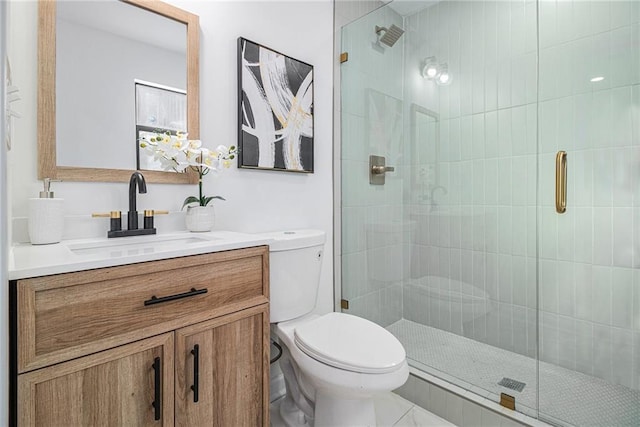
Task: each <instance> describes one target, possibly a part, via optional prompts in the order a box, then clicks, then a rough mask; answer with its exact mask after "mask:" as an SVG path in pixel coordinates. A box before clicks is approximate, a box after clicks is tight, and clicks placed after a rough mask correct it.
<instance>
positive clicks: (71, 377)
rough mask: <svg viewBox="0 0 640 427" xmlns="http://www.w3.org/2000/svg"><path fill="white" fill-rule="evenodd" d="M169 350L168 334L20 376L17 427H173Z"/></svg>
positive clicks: (169, 336)
mask: <svg viewBox="0 0 640 427" xmlns="http://www.w3.org/2000/svg"><path fill="white" fill-rule="evenodd" d="M173 350H174V347H173V333H167V334H163V335H158V336H155V337H152V338H147V339H144V340H142V341H137V342H135V343H131V344H127V345H123V346H120V347H117V348H114V349H111V350H106V351H102V352H100V353H96V354H92V355H90V356H85V357H81V358H78V359H74V360H71V361H69V362H64V363H61V364H58V365H54V366H49V367H47V368H42V369H38V370H36V371H32V372H28V373H26V374H23V375H20V378H19V382H18V384H19V386H18V387H19V389H18V398H19V405H20V420H19V424H20V425H21V426H22V425H24V426H35V425H48V426H89V425H90V426H105V427H107V426H126V425H127V426H128V425H131V426H133V425H135V426H154V425H156V426H172V425H173V409H174V394H173V390H174V386H173V372H172V371H173V366H174V365H173V353H174V352H173ZM157 369H159V371H158V372H156V370H157ZM157 401H159V402H160V405H159V407H158V409H157V410H156V409H155V405H156V402H157Z"/></svg>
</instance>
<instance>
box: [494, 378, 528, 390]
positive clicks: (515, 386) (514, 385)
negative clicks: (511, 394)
mask: <svg viewBox="0 0 640 427" xmlns="http://www.w3.org/2000/svg"><path fill="white" fill-rule="evenodd" d="M498 385H501V386H502V387H506V388H510V389H511V390H515V391H522V390H524V386H526V384H525V383H521V382H520V381H516V380H514V379H511V378H507V377H504V378H502V379H501V380H500V382H499V383H498Z"/></svg>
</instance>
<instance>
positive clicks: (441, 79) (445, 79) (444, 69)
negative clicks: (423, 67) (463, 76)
mask: <svg viewBox="0 0 640 427" xmlns="http://www.w3.org/2000/svg"><path fill="white" fill-rule="evenodd" d="M436 83H438V84H439V85H440V86H446V85H448V84H449V83H451V74H449V66H448V65H447V63H446V62H445V63H444V64H442V65H441V71H440V75H439V76H438V78H437V79H436Z"/></svg>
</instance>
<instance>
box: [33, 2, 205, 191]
mask: <svg viewBox="0 0 640 427" xmlns="http://www.w3.org/2000/svg"><path fill="white" fill-rule="evenodd" d="M63 3H64V4H63ZM82 3H85V7H86V8H95V7H96V6H95V5H97V4H103V6H104V5H107V6H108V7H111V6H117V7H123V6H126V7H127V8H130V9H129V10H132V14H133V16H134V17H133V18H128V19H135V25H132V22H127V20H126V19H121V16H120V15H116V16H117V17H118V19H115V20H114V19H108V18H107V17H105V16H101V13H102V12H101V11H98V10H97V9H91V10H90V11H89V15H88V16H89V17H90V19H86V18H77V22H76V24H77V26H78V27H79V28H80V27H81V28H82V30H81V31H94V29H93V28H90V27H89V24H88V22H89V21H91V20H92V19H93V17H95V21H96V22H99V21H100V22H108V21H116V22H118V23H119V25H120V31H121V32H122V31H124V32H126V33H127V34H119V33H118V32H117V31H118V29H115V30H114V29H112V28H109V29H104V28H100V29H98V30H96V31H101V33H100V34H102V33H104V34H106V33H109V34H110V35H114V36H115V37H120V38H122V40H121V41H120V43H121V45H122V46H124V45H126V46H130V45H134V44H136V43H151V44H155V46H151V45H149V44H144V45H141V46H147V47H145V48H143V50H144V55H136V54H135V53H134V54H131V55H130V56H132V57H133V60H132V61H133V63H135V64H144V65H147V68H148V69H154V68H155V69H156V70H158V69H161V68H162V67H166V66H168V65H170V64H171V63H172V62H173V61H168V60H163V59H162V58H159V57H158V53H157V52H158V49H160V48H162V49H165V50H170V49H171V47H170V46H169V45H170V44H171V43H168V41H169V40H167V43H164V42H158V41H155V42H154V41H148V40H144V41H140V42H139V41H138V40H135V39H133V36H132V35H131V34H129V33H128V32H129V31H128V28H132V29H133V28H138V29H142V31H138V33H139V34H142V33H146V34H151V35H153V34H154V31H155V30H156V29H157V28H170V26H174V27H175V26H176V24H179V25H180V26H182V25H183V26H184V28H183V29H182V30H178V31H183V32H184V49H182V48H180V49H178V48H176V50H182V53H181V55H183V58H184V74H183V78H184V80H183V83H182V84H183V85H184V88H185V90H186V93H187V97H186V121H187V123H186V128H187V129H186V130H187V132H188V134H189V139H199V134H200V106H199V105H200V104H199V103H200V101H199V90H200V89H199V51H200V29H199V18H198V16H197V15H194V14H192V13H189V12H187V11H185V10H182V9H180V8H177V7H175V6H172V5H169V4H167V3H163V2H162V1H159V0H113V2H99V3H95V2H94V3H93V5H92V4H91V3H92V2H82ZM82 3H80V2H59V3H57V2H56V1H55V0H39V2H38V179H44V178H54V179H61V180H63V181H87V182H91V181H94V182H128V181H129V178H130V177H131V173H132V172H134V171H135V170H136V168H137V164H136V157H137V147H138V143H137V140H136V138H137V136H136V130H135V129H136V118H135V117H136V113H135V111H136V104H135V93H136V91H135V88H134V81H133V79H131V78H127V79H126V82H125V83H124V84H125V85H129V84H130V85H131V88H130V92H128V90H129V89H126V94H125V96H122V97H120V98H126V100H125V101H124V102H125V104H126V105H125V106H124V107H123V106H122V105H110V104H109V103H108V102H105V100H104V99H102V98H101V95H102V96H106V94H108V93H109V92H116V91H115V90H112V88H113V86H112V83H110V82H109V81H108V80H106V81H105V80H103V79H102V78H101V77H100V76H96V75H95V74H96V73H95V70H96V69H101V70H102V69H104V70H105V71H104V73H101V74H102V75H104V76H111V75H118V74H119V73H120V71H121V70H123V69H125V68H126V64H125V65H123V63H124V61H123V58H124V57H125V56H126V53H125V52H123V51H122V50H119V49H112V50H115V52H114V57H113V58H112V59H109V58H104V57H103V51H104V50H103V49H101V47H99V46H98V47H95V48H93V47H92V48H91V49H88V51H93V53H94V54H96V52H98V57H99V59H100V61H104V62H103V63H102V64H101V65H99V64H98V65H96V62H97V61H96V60H95V59H93V60H92V59H89V60H85V61H81V60H78V59H77V58H76V59H75V60H74V61H73V62H72V63H71V65H70V66H68V67H67V68H66V70H73V72H74V73H76V75H75V80H74V79H71V78H70V75H71V73H68V72H60V73H59V76H67V80H70V81H71V83H72V84H73V85H74V87H75V86H77V87H78V89H77V90H78V91H79V94H78V93H69V92H68V91H67V92H64V91H62V90H61V88H65V90H66V88H68V87H69V84H71V83H67V86H64V85H61V84H60V82H59V81H58V80H57V75H56V74H57V72H58V70H59V69H60V66H61V64H62V58H61V56H60V54H61V52H68V51H76V49H67V48H62V47H61V46H57V44H58V43H60V42H61V41H62V40H64V38H63V34H61V33H62V27H59V25H58V19H59V16H58V13H59V12H58V6H63V7H64V8H69V7H80V5H81V4H82ZM87 10H88V9H87ZM65 13H68V12H65ZM74 13H75V11H74V12H72V14H74ZM113 13H116V14H119V13H120V12H117V11H116V12H113ZM143 15H146V16H143ZM147 19H162V20H164V21H165V22H164V23H161V25H156V24H154V23H149V22H153V21H147ZM140 20H144V23H140ZM123 22H124V23H126V24H127V27H123ZM156 22H157V21H156ZM58 27H59V28H58ZM85 27H87V28H85ZM125 30H126V31H125ZM65 31H67V30H66V29H65ZM163 32H164V31H163V30H161V29H160V30H157V31H155V33H156V34H157V33H163ZM168 33H170V31H168ZM70 34H71V33H70ZM66 37H67V39H69V38H70V37H71V38H72V39H73V40H83V37H78V35H77V33H76V34H71V35H69V34H67V35H66ZM100 37H102V35H100ZM143 37H144V36H143ZM165 37H166V36H165ZM168 37H169V38H170V39H175V38H176V37H173V36H168ZM91 43H93V44H89V43H87V45H89V46H96V44H95V42H91ZM165 45H166V46H165ZM156 48H158V49H156ZM58 49H59V50H58ZM141 56H142V57H141ZM94 58H95V57H94ZM58 61H60V63H58ZM85 65H93V66H94V68H93V71H91V72H90V71H86V72H85V71H83V70H84V68H82V67H83V66H85ZM96 67H102V68H96ZM77 68H79V70H78V69H77ZM137 72H138V71H137V69H136V73H137ZM180 72H182V71H180ZM176 74H179V73H176ZM129 77H130V76H129ZM145 77H146V78H145ZM119 78H120V79H121V80H122V76H120V77H119ZM138 78H139V79H141V80H155V83H158V84H166V83H165V82H163V81H157V80H162V77H157V78H154V77H151V78H150V77H147V76H138ZM80 80H87V81H88V82H85V84H86V85H90V86H84V87H83V86H82V83H83V82H81V81H80ZM167 86H175V84H167ZM87 87H90V88H91V90H87ZM127 87H128V86H127ZM87 92H89V93H87ZM109 96H110V97H111V98H114V97H115V96H114V95H109ZM112 100H113V99H108V100H107V101H112ZM119 102H121V101H120V99H118V103H119ZM69 105H71V106H72V107H74V108H76V109H77V110H76V112H75V113H74V112H73V110H69V108H70V107H69ZM93 106H101V108H102V110H101V111H99V112H96V111H92V112H91V113H87V114H85V113H86V111H85V110H91V108H90V107H93ZM63 110H64V114H65V116H64V117H66V119H65V120H66V122H64V123H62V122H60V119H61V117H62V112H63ZM68 110H69V111H72V112H71V113H69V111H68ZM123 111H125V114H124V116H123ZM57 112H58V113H57ZM100 112H101V113H102V114H100ZM80 113H81V114H83V116H82V117H83V118H82V119H78V117H80ZM57 114H58V115H57ZM97 116H99V117H97ZM119 117H124V118H125V119H124V120H120V119H119ZM97 118H100V119H101V120H102V121H100V120H97ZM94 119H96V120H94ZM105 120H106V121H109V120H110V121H111V122H112V126H113V127H112V126H111V125H107V126H105V125H104V122H105ZM122 121H127V123H126V124H125V125H124V126H125V127H126V129H125V130H124V132H125V133H126V137H120V136H116V135H122V132H121V129H119V130H117V131H116V129H117V126H118V125H119V122H120V125H122V124H121V122H122ZM80 125H83V126H84V127H83V128H81V127H80ZM63 130H66V132H67V133H66V134H65V137H64V138H60V132H61V131H63ZM59 138H60V139H59ZM63 140H64V146H63ZM122 140H124V142H123V141H122ZM91 144H94V145H93V146H92V145H91ZM112 144H113V145H112ZM116 144H123V145H116ZM64 147H67V148H64ZM61 149H64V150H67V151H65V152H62V151H60V150H61ZM83 150H84V151H83ZM101 150H102V152H101ZM68 152H71V153H73V156H75V157H73V159H72V160H68V158H70V157H69V156H68V155H67V154H66V153H68ZM120 152H122V153H123V155H122V156H120V154H119V153H120ZM107 153H108V154H107ZM61 154H62V155H61ZM119 157H122V158H119ZM107 158H111V159H112V161H113V162H116V164H107V162H109V160H108V159H107ZM113 159H116V160H113ZM121 161H122V162H124V163H123V164H120V162H121ZM100 162H104V164H102V163H100ZM142 172H143V174H144V176H145V178H146V181H147V182H151V183H175V184H193V183H196V182H198V175H197V174H196V173H194V172H191V171H188V172H186V173H176V172H166V171H160V170H142Z"/></svg>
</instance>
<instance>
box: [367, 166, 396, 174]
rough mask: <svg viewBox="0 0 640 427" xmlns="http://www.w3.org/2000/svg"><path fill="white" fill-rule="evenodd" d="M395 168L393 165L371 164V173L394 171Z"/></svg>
mask: <svg viewBox="0 0 640 427" xmlns="http://www.w3.org/2000/svg"><path fill="white" fill-rule="evenodd" d="M393 171H395V168H394V167H393V166H371V173H373V174H375V175H381V174H383V173H385V172H393Z"/></svg>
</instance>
